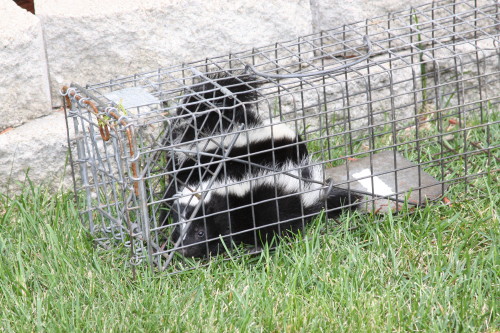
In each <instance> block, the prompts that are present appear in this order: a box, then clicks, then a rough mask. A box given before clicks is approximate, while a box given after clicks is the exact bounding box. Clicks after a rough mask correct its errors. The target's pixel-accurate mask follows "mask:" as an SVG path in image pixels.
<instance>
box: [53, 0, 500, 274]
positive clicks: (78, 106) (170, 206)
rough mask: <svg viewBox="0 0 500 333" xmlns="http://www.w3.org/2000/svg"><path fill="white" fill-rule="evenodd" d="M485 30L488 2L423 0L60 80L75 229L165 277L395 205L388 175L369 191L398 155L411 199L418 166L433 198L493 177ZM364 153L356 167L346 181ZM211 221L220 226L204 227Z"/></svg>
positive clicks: (493, 90) (491, 70) (494, 85)
mask: <svg viewBox="0 0 500 333" xmlns="http://www.w3.org/2000/svg"><path fill="white" fill-rule="evenodd" d="M499 31H500V19H499V6H498V4H494V3H492V4H486V5H483V6H477V5H476V4H475V3H474V2H471V1H443V2H434V3H432V4H429V5H425V6H420V7H417V8H412V9H411V10H409V11H403V12H398V13H392V14H390V15H388V16H385V17H377V18H373V19H370V20H367V21H366V22H358V23H353V24H351V25H346V26H341V27H337V28H334V29H331V30H328V31H323V32H321V33H318V34H312V35H308V36H303V37H300V38H297V39H296V40H291V41H286V42H280V43H275V44H272V45H267V46H263V47H259V48H254V49H252V50H250V51H246V52H239V53H233V54H229V55H227V56H222V57H215V58H207V59H205V60H202V61H198V62H192V63H187V64H183V65H180V66H172V67H168V68H160V69H158V70H156V71H153V72H146V73H140V74H135V75H132V76H127V77H122V78H117V79H113V80H110V81H108V82H103V83H98V84H92V85H87V86H86V87H80V86H78V85H76V84H73V85H72V86H71V87H69V88H64V89H63V94H64V95H65V96H66V104H68V105H69V106H70V108H69V111H68V117H69V120H70V122H69V123H70V128H71V133H73V135H74V139H75V141H76V145H75V146H74V147H73V148H72V150H73V151H72V158H73V161H74V162H73V165H74V174H75V176H76V177H75V178H76V179H75V191H76V193H77V194H78V196H79V198H80V199H81V200H82V201H83V202H84V209H83V210H82V211H81V215H82V219H83V221H84V224H85V225H86V226H88V228H89V230H90V232H91V233H92V235H93V236H94V237H95V239H96V241H97V242H98V243H100V244H101V245H103V246H106V247H109V246H113V245H115V244H124V245H125V246H126V247H127V248H130V253H131V262H132V264H133V265H136V264H139V263H141V262H143V261H144V260H147V262H149V263H150V264H151V265H154V266H156V267H158V268H159V269H169V270H170V271H179V270H183V269H187V268H191V267H193V265H198V264H199V262H194V261H192V260H190V259H186V258H188V257H190V256H195V257H198V256H200V257H203V256H207V255H208V254H216V253H221V252H222V250H225V249H226V248H231V247H232V246H233V245H235V246H237V247H238V246H240V245H241V244H240V243H246V244H247V245H248V247H250V248H251V249H250V250H248V249H247V252H252V251H259V249H260V246H261V245H262V242H264V241H272V237H271V236H272V235H274V234H277V235H286V234H287V231H288V230H292V231H296V230H300V229H302V228H303V227H305V226H306V225H307V224H308V223H309V222H310V221H311V220H312V219H313V218H314V217H315V216H317V215H318V214H319V213H320V212H321V211H324V210H326V211H327V213H328V212H331V213H338V208H342V209H346V208H351V209H352V208H359V207H360V206H363V207H364V210H365V211H370V210H371V211H372V212H373V211H377V210H379V209H380V205H379V206H377V204H376V203H377V200H380V199H381V198H382V199H383V200H385V201H387V200H390V201H392V202H395V203H401V202H404V201H405V200H409V199H408V196H407V194H408V190H407V189H402V188H399V189H398V186H399V185H398V184H400V182H398V181H395V186H393V190H392V191H391V192H388V193H386V194H384V193H382V194H380V193H376V191H375V190H374V188H375V185H376V184H375V183H376V182H377V181H378V180H377V177H383V176H384V175H385V174H392V175H393V178H394V179H396V180H397V179H398V177H399V178H401V179H402V178H403V174H404V172H405V170H408V169H409V168H410V166H409V164H405V163H403V162H401V160H400V159H399V156H404V158H405V159H407V160H409V161H410V162H411V163H412V165H413V166H416V170H417V171H416V173H415V174H414V175H415V178H417V179H416V180H415V182H416V183H415V184H416V185H415V184H414V185H413V186H412V188H411V191H412V192H413V193H414V194H415V195H416V196H415V197H413V199H412V200H413V201H414V202H413V203H414V204H415V205H419V204H424V203H425V200H426V198H427V194H426V191H425V190H426V188H430V187H434V188H435V187H436V184H433V185H429V184H427V183H426V182H425V181H424V176H423V174H424V173H425V174H430V175H431V176H432V177H434V178H435V179H436V180H437V186H438V187H439V195H442V194H446V190H447V188H448V186H453V184H456V183H458V182H462V183H464V184H466V187H465V188H467V184H468V182H469V181H470V180H471V179H472V178H475V177H479V176H483V175H485V174H493V173H497V172H498V162H499V157H498V148H499V146H500V133H499V132H500V130H499V119H500V116H499V105H498V104H499V101H500V99H499V91H500V75H499V72H500V38H499ZM256 138H257V139H256ZM284 138H285V139H286V140H284V141H283V140H282V139H284ZM280 140H281V141H280ZM282 141H283V142H282ZM378 154H385V155H378ZM376 156H384V157H383V159H384V160H385V162H386V164H387V165H389V167H387V168H386V169H383V170H382V169H378V167H379V165H380V162H379V160H377V159H376ZM363 157H364V158H365V159H367V161H368V162H367V163H368V164H367V168H368V170H369V172H368V174H365V175H361V176H357V177H354V178H353V176H352V173H350V172H349V166H350V165H352V166H353V165H354V161H356V160H359V159H361V158H363ZM479 157H481V158H479ZM334 167H337V169H331V168H334ZM338 167H341V169H338ZM342 168H343V169H342ZM328 170H337V171H333V174H334V175H336V176H339V177H333V178H332V177H330V175H331V174H332V172H330V173H329V171H328ZM338 170H345V171H342V172H340V171H338ZM380 170H382V171H380ZM339 173H343V175H339ZM330 178H332V179H330ZM339 179H342V180H339ZM362 180H365V182H366V181H367V182H368V183H369V184H368V185H370V184H371V187H370V186H368V187H366V186H365V188H367V189H368V190H366V191H365V192H364V193H361V192H360V191H356V190H354V187H355V186H354V185H355V183H356V182H361V181H362ZM370 188H371V190H370ZM341 189H343V190H341ZM332 191H333V192H332ZM351 192H352V193H351ZM332 193H333V194H336V195H337V197H342V198H343V199H344V200H341V201H339V202H336V203H335V204H332V202H330V201H329V199H328V198H331V196H332ZM242 198H245V200H243V199H242ZM240 199H241V200H240ZM238 200H240V201H238ZM399 207H400V206H399V205H398V204H396V205H395V206H393V207H392V209H393V210H396V211H397V210H398V209H399ZM332 216H333V215H332ZM228 221H229V222H228ZM243 221H244V222H243ZM216 224H220V226H219V227H218V229H217V230H218V231H220V230H222V229H224V230H223V232H222V233H220V232H219V233H216V234H213V235H209V234H210V231H211V229H212V228H213V226H214V225H216ZM243 225H244V226H243ZM200 226H201V227H200ZM195 227H196V228H195ZM200 228H201V229H200ZM221 228H222V229H221ZM201 234H203V235H201ZM200 235H201V236H200ZM198 236H199V237H198ZM193 237H194V238H196V237H198V239H199V241H198V243H196V242H195V243H193V242H191V241H187V239H190V238H193ZM242 240H243V241H242ZM193 244H195V245H196V246H197V247H195V246H194V245H193ZM195 248H196V250H193V251H190V250H189V249H195ZM182 254H184V256H183V255H182Z"/></svg>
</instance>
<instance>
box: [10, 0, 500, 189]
mask: <svg viewBox="0 0 500 333" xmlns="http://www.w3.org/2000/svg"><path fill="white" fill-rule="evenodd" d="M483 1H487V0H483ZM490 1H494V0H490ZM426 2H429V1H428V0H414V1H412V2H411V4H410V3H407V2H403V1H397V0H370V1H369V0H346V1H342V2H336V3H335V5H333V4H332V3H333V2H332V1H331V0H271V1H269V0H265V1H264V0H260V1H242V0H232V1H229V0H214V1H203V0H193V1H189V2H186V1H179V0H154V1H153V0H139V1H137V0H108V1H99V0H82V1H60V0H44V1H36V0H35V13H36V15H33V14H31V13H29V12H27V11H26V10H24V9H21V8H19V7H17V6H16V5H15V3H14V2H13V1H11V0H0V73H2V74H1V75H0V100H1V101H2V103H1V104H0V165H2V168H1V169H0V193H1V192H5V191H6V190H7V189H11V190H16V189H18V188H19V187H20V186H19V184H20V183H21V182H23V181H24V179H25V175H26V172H27V171H28V170H29V176H30V178H31V180H32V181H33V182H34V183H42V182H45V183H46V184H51V185H56V186H59V185H66V184H69V182H68V180H69V177H67V176H64V175H68V173H69V172H68V168H67V163H66V152H67V147H66V130H65V124H64V115H63V113H62V112H61V111H60V106H61V97H60V96H59V89H60V88H61V86H62V85H64V84H69V83H70V82H77V83H79V84H86V83H95V82H100V81H105V80H108V79H111V78H113V77H119V76H125V75H130V74H133V73H137V72H146V71H151V70H154V69H156V68H158V67H167V66H169V65H174V64H179V63H183V62H189V61H194V60H199V59H203V58H205V57H212V56H218V55H223V54H227V53H230V52H237V51H242V50H246V49H251V48H252V47H259V46H262V45H268V44H270V43H273V42H276V41H283V40H290V39H293V38H296V37H299V36H302V35H307V34H310V33H313V32H319V31H321V30H324V29H328V28H332V27H336V26H339V25H342V24H346V23H350V22H353V21H362V20H365V19H367V18H369V17H373V16H378V15H384V14H386V13H388V12H389V11H398V10H405V9H408V8H409V7H410V6H412V5H413V6H417V5H419V4H423V3H426ZM472 3H473V2H472Z"/></svg>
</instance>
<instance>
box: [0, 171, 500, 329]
mask: <svg viewBox="0 0 500 333" xmlns="http://www.w3.org/2000/svg"><path fill="white" fill-rule="evenodd" d="M497 167H498V166H492V167H491V168H492V170H493V169H495V168H497ZM472 185H473V186H469V187H468V190H469V192H468V193H465V192H464V185H463V184H455V185H453V186H452V188H451V190H450V192H449V193H448V198H449V199H450V200H451V205H446V204H444V203H437V204H434V205H431V206H427V207H426V208H421V209H417V210H416V211H413V212H409V211H407V210H405V211H403V212H401V213H400V214H398V215H395V216H393V215H381V216H370V215H358V214H354V215H348V214H344V215H343V216H342V217H341V218H340V219H339V220H338V221H337V222H334V221H330V222H325V221H322V220H321V219H318V221H317V222H316V223H315V224H314V225H313V226H312V227H311V228H310V229H309V230H308V232H307V233H306V236H305V237H303V238H302V239H301V240H302V241H300V242H294V243H293V244H284V243H282V244H281V245H280V246H279V247H278V248H277V249H276V250H275V251H274V252H271V253H270V252H269V251H264V253H262V254H261V255H258V256H255V257H243V258H239V259H235V260H229V261H220V260H219V261H218V260H214V261H212V262H210V264H209V265H208V266H207V267H203V268H200V269H197V270H193V271H188V272H184V273H180V274H176V275H165V274H161V273H155V272H151V271H150V270H149V269H148V268H147V267H145V266H144V267H143V266H139V267H137V278H136V279H135V280H134V279H133V278H132V273H131V269H130V266H129V265H128V260H127V258H125V257H123V256H122V255H121V254H120V253H121V252H122V251H119V250H117V251H113V250H111V251H109V250H108V251H106V250H103V249H101V248H95V247H94V246H93V243H92V241H91V239H90V237H89V236H88V234H87V233H86V231H85V230H84V229H83V228H82V226H81V224H80V221H79V219H78V214H77V207H76V205H75V204H74V202H73V196H72V194H71V193H57V194H54V193H53V192H51V191H48V190H45V189H43V188H39V187H36V186H34V185H32V184H29V183H27V184H26V186H25V190H24V192H23V193H22V194H20V195H17V196H15V197H13V198H6V197H2V199H1V202H0V289H1V293H0V326H1V327H2V329H3V330H5V331H16V332H20V331H174V332H181V331H182V332H185V331H188V332H197V331H205V332H219V331H221V332H222V331H227V332H237V331H242V332H260V331H264V332H269V331H276V332H281V331H290V332H294V331H306V332H316V331H351V332H357V331H428V332H437V331H470V332H480V331H482V332H497V331H498V329H499V328H500V320H499V318H498V300H499V299H500V288H499V287H500V286H499V284H500V278H499V267H500V266H499V248H498V244H500V233H499V223H498V210H497V207H500V193H499V192H500V191H499V187H498V173H493V174H491V175H489V176H485V177H482V178H478V179H475V180H473V181H472ZM336 223H337V224H336ZM354 224H355V225H357V226H358V227H357V228H355V229H353V230H350V228H351V227H352V225H354ZM327 226H328V228H326V227H327ZM326 229H327V230H326ZM299 238H300V237H299Z"/></svg>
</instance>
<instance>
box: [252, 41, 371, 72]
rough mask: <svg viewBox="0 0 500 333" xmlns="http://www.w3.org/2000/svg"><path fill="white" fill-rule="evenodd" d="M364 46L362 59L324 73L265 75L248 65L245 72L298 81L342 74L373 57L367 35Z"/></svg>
mask: <svg viewBox="0 0 500 333" xmlns="http://www.w3.org/2000/svg"><path fill="white" fill-rule="evenodd" d="M363 46H366V48H367V51H366V54H365V55H364V56H362V57H360V58H358V59H356V60H354V61H353V62H351V63H348V64H345V65H342V66H337V67H333V68H330V69H326V70H323V71H317V72H310V73H302V74H301V73H295V74H268V73H264V72H259V71H257V70H256V69H255V68H254V67H253V66H252V65H249V64H247V65H245V72H247V73H253V74H255V75H258V76H262V77H265V78H269V79H296V78H303V77H310V76H321V75H327V74H331V73H334V72H340V71H343V70H345V69H348V68H349V67H352V66H354V65H357V64H359V63H360V62H363V61H365V60H366V59H368V58H369V57H371V55H372V53H373V51H372V43H371V41H370V39H369V38H368V36H367V35H365V36H363Z"/></svg>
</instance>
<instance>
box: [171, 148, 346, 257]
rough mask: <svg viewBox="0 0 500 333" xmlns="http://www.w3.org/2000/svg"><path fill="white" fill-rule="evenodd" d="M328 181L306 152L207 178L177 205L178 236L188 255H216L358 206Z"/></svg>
mask: <svg viewBox="0 0 500 333" xmlns="http://www.w3.org/2000/svg"><path fill="white" fill-rule="evenodd" d="M304 175H307V176H308V177H307V178H305V177H304ZM322 181H323V174H322V168H321V166H310V161H309V160H308V159H307V158H306V159H304V160H302V161H301V162H300V163H295V162H291V161H290V162H287V163H285V164H284V165H282V166H281V167H280V168H278V169H276V170H274V171H269V170H266V171H264V170H261V171H259V172H257V173H248V174H246V175H244V177H243V179H240V180H235V179H227V180H221V181H217V182H216V183H214V184H212V186H211V187H210V188H207V183H201V184H200V185H199V186H198V187H196V188H194V189H188V188H185V189H184V190H183V191H182V193H179V195H178V199H177V200H176V202H175V205H174V211H175V221H176V222H177V225H176V227H175V230H174V233H173V235H172V240H173V241H174V242H177V241H178V240H179V238H180V237H182V241H181V242H180V247H179V252H180V253H181V254H182V255H184V256H186V257H205V256H209V255H215V254H217V253H219V252H222V251H224V248H232V245H233V244H236V245H238V244H242V243H243V244H250V245H253V246H256V247H257V248H259V247H260V246H262V245H263V244H264V243H266V242H269V241H271V240H272V239H273V237H275V236H277V235H279V236H283V235H287V234H289V233H293V232H296V231H298V230H301V229H302V228H303V227H304V226H305V225H307V224H308V223H309V222H310V221H311V220H312V219H313V218H314V217H315V216H316V215H317V214H318V213H320V212H321V211H322V210H323V209H325V210H326V212H327V216H328V217H329V218H332V217H334V216H335V215H337V214H338V213H339V212H340V211H339V208H340V207H343V206H346V207H348V208H349V209H354V208H355V200H356V196H355V195H351V194H350V193H349V192H348V191H346V190H342V189H339V188H331V189H330V190H329V191H328V190H327V187H325V186H324V185H323V184H322ZM203 194H204V195H203ZM189 222H190V223H189Z"/></svg>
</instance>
